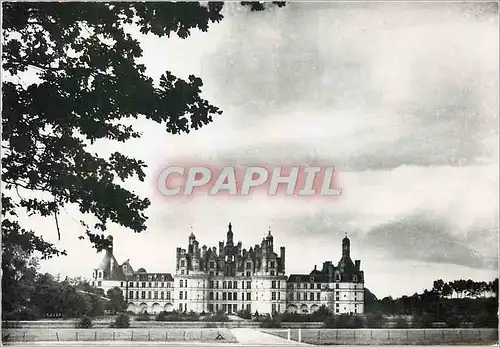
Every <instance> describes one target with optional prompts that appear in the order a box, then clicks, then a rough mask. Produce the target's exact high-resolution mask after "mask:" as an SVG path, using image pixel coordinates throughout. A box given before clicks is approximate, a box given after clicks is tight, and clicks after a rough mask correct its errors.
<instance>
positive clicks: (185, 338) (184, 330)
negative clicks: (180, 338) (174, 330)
mask: <svg viewBox="0 0 500 347" xmlns="http://www.w3.org/2000/svg"><path fill="white" fill-rule="evenodd" d="M185 340H186V330H184V341H185Z"/></svg>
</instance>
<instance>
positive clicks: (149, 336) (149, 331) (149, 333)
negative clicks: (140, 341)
mask: <svg viewBox="0 0 500 347" xmlns="http://www.w3.org/2000/svg"><path fill="white" fill-rule="evenodd" d="M148 341H151V330H148Z"/></svg>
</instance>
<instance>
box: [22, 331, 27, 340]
mask: <svg viewBox="0 0 500 347" xmlns="http://www.w3.org/2000/svg"><path fill="white" fill-rule="evenodd" d="M23 342H26V331H23Z"/></svg>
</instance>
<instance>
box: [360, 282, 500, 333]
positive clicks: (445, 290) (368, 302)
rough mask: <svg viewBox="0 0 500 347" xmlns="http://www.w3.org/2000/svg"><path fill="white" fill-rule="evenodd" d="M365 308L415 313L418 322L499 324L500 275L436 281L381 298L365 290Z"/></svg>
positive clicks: (404, 313)
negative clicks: (488, 278) (486, 278)
mask: <svg viewBox="0 0 500 347" xmlns="http://www.w3.org/2000/svg"><path fill="white" fill-rule="evenodd" d="M365 312H366V313H367V314H368V313H371V314H382V315H386V316H387V315H390V316H411V317H412V318H413V323H414V325H418V326H422V327H425V326H429V325H431V323H432V322H440V323H446V325H447V326H449V327H458V326H460V325H463V324H466V323H469V324H473V325H474V326H482V327H489V326H492V327H496V326H498V316H497V312H498V278H496V279H495V280H493V281H490V282H484V281H482V282H475V281H473V280H470V279H469V280H456V281H450V282H444V281H443V280H441V279H439V280H436V281H434V283H433V286H432V288H431V289H426V290H424V291H423V293H420V294H418V293H415V294H413V295H412V296H406V295H404V296H402V297H401V298H396V299H394V298H392V297H390V296H389V297H385V298H383V299H380V300H379V299H377V298H376V297H375V296H374V295H373V294H372V293H370V292H369V291H368V290H367V291H366V292H365Z"/></svg>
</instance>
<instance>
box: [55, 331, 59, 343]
mask: <svg viewBox="0 0 500 347" xmlns="http://www.w3.org/2000/svg"><path fill="white" fill-rule="evenodd" d="M56 339H57V341H59V333H58V332H57V331H56Z"/></svg>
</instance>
